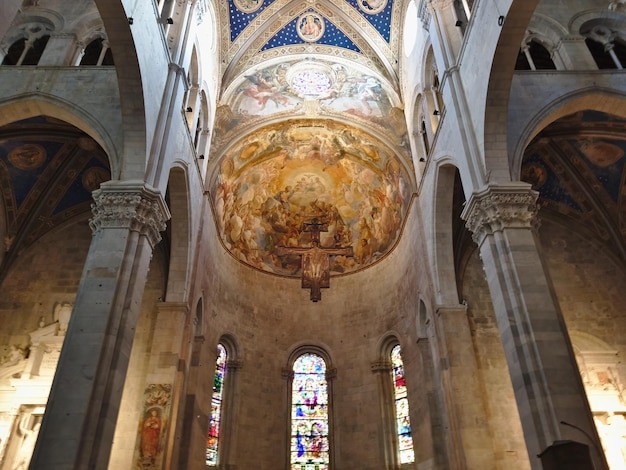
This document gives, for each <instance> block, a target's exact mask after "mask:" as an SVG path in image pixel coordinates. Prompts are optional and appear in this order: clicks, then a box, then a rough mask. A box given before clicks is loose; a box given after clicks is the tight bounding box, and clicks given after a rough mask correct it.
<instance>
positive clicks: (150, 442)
mask: <svg viewBox="0 0 626 470" xmlns="http://www.w3.org/2000/svg"><path fill="white" fill-rule="evenodd" d="M160 436H161V418H160V417H159V413H158V411H157V410H156V409H154V408H153V409H151V410H150V415H149V416H148V417H147V418H146V420H145V421H144V422H143V428H142V431H141V455H142V457H143V458H144V459H149V460H151V461H152V462H154V461H155V460H156V456H157V454H158V453H159V437H160Z"/></svg>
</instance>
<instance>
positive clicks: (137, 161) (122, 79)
mask: <svg viewBox="0 0 626 470" xmlns="http://www.w3.org/2000/svg"><path fill="white" fill-rule="evenodd" d="M95 3H96V6H97V8H98V11H99V12H100V16H101V17H102V22H103V24H104V27H105V29H106V31H107V35H108V37H109V45H110V47H111V50H112V52H113V56H114V57H115V66H116V71H117V80H118V86H119V94H120V109H121V114H122V121H123V122H124V126H123V128H122V134H123V137H122V142H123V143H122V148H121V149H120V154H121V156H122V157H123V158H121V161H120V165H119V171H120V178H122V179H143V178H144V175H145V168H146V158H147V149H146V142H147V132H146V117H145V113H144V108H145V106H144V98H143V81H142V78H141V69H140V66H139V58H138V56H137V52H136V50H135V41H134V38H133V33H132V31H131V28H132V26H131V24H130V20H129V18H128V15H127V13H126V10H125V8H124V3H125V2H110V1H108V0H95ZM135 5H137V4H135ZM144 8H150V9H152V8H153V7H152V5H151V4H150V5H146V6H145V7H144ZM147 14H148V13H146V15H147ZM150 14H152V13H150Z"/></svg>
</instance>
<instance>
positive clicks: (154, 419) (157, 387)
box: [133, 384, 172, 470]
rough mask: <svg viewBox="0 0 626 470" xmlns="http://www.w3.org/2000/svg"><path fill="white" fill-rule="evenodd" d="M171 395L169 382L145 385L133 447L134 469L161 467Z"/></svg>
mask: <svg viewBox="0 0 626 470" xmlns="http://www.w3.org/2000/svg"><path fill="white" fill-rule="evenodd" d="M171 396H172V386H171V385H170V384H149V385H148V386H147V387H146V389H145V391H144V405H143V414H142V417H141V420H140V423H139V431H138V436H137V446H136V449H135V465H134V467H133V468H134V469H137V470H139V469H143V470H145V469H157V468H162V465H163V453H164V449H165V435H166V430H167V427H168V425H169V417H170V416H169V415H170V407H171Z"/></svg>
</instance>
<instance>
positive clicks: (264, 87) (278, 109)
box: [222, 59, 406, 130]
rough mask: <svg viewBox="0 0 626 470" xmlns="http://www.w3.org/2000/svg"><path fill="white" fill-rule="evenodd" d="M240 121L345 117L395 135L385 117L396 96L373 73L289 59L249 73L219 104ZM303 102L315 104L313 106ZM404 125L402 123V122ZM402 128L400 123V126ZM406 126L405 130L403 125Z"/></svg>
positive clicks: (332, 63)
mask: <svg viewBox="0 0 626 470" xmlns="http://www.w3.org/2000/svg"><path fill="white" fill-rule="evenodd" d="M222 100H223V101H225V102H230V103H232V105H231V109H232V111H233V112H234V113H235V114H236V115H239V116H240V117H241V118H247V117H251V116H269V115H271V114H274V113H285V112H290V113H297V112H299V111H301V112H308V113H309V114H312V112H313V113H317V114H320V115H323V114H333V113H345V114H348V115H351V116H355V117H358V118H361V119H365V120H368V121H372V122H375V123H377V124H379V125H382V126H387V127H388V128H389V130H396V129H397V128H398V127H397V126H398V124H399V123H397V122H390V120H389V119H388V115H389V114H392V113H393V112H394V104H396V107H397V98H395V93H394V92H393V90H390V89H389V87H388V85H385V84H384V83H382V82H381V81H380V80H379V79H378V78H376V77H375V76H374V75H372V74H368V73H364V72H361V71H358V70H356V69H354V68H353V67H350V66H349V65H346V64H341V63H336V62H325V61H321V60H314V59H309V60H303V61H302V60H293V61H286V62H281V63H280V64H277V65H271V66H268V67H265V68H262V69H258V70H256V71H251V72H250V73H249V74H248V75H246V76H245V77H244V79H243V81H242V82H241V83H240V84H239V86H237V87H236V88H234V90H233V91H232V92H231V93H229V94H227V95H225V96H224V97H223V99H222ZM306 102H314V106H313V107H312V106H311V105H308V108H307V109H305V103H306ZM403 121H404V120H402V122H403ZM400 127H402V124H400ZM404 127H406V126H404Z"/></svg>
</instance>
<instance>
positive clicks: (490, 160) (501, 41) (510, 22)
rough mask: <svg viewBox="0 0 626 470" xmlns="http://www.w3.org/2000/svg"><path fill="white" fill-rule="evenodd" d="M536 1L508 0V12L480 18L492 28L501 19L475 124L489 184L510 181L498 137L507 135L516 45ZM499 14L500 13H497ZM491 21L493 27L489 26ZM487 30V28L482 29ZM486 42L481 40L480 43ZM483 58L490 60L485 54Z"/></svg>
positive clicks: (486, 39) (490, 14)
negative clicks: (480, 118) (479, 120)
mask: <svg viewBox="0 0 626 470" xmlns="http://www.w3.org/2000/svg"><path fill="white" fill-rule="evenodd" d="M538 3H539V0H512V1H511V2H510V7H509V8H508V11H504V12H502V13H500V12H499V11H497V10H498V9H492V11H491V12H490V13H489V15H487V16H493V18H491V17H489V18H483V20H484V21H485V24H496V23H497V22H498V21H499V18H498V16H500V15H501V16H500V18H503V20H501V21H504V23H503V24H502V29H501V30H499V31H496V30H493V31H496V32H495V33H494V34H497V38H494V39H496V41H497V45H496V47H495V50H494V52H493V61H492V63H491V70H490V73H489V76H488V77H487V78H488V88H487V95H486V97H485V101H484V103H485V110H484V115H483V122H484V126H481V125H480V124H478V125H477V126H476V128H477V129H478V130H480V129H481V128H482V129H483V130H484V146H483V148H484V149H485V150H484V152H485V168H486V172H487V174H489V175H490V181H492V182H507V181H510V180H511V175H510V171H509V168H510V167H509V163H508V161H506V164H502V159H505V160H506V159H507V152H506V142H502V141H501V139H502V136H506V135H508V133H507V124H508V120H507V119H506V116H507V115H508V107H509V96H510V90H511V83H512V80H513V73H514V72H515V62H516V60H517V55H518V52H519V45H520V44H521V43H522V39H523V38H524V36H525V35H526V27H527V26H528V24H529V22H530V20H531V17H532V15H533V13H534V11H535V8H536V7H537V4H538ZM500 11H502V10H500ZM491 21H493V23H491ZM486 29H487V30H490V28H486ZM489 40H490V38H487V37H485V38H484V41H489ZM485 54H486V55H487V56H490V55H489V53H488V52H487V51H485Z"/></svg>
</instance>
